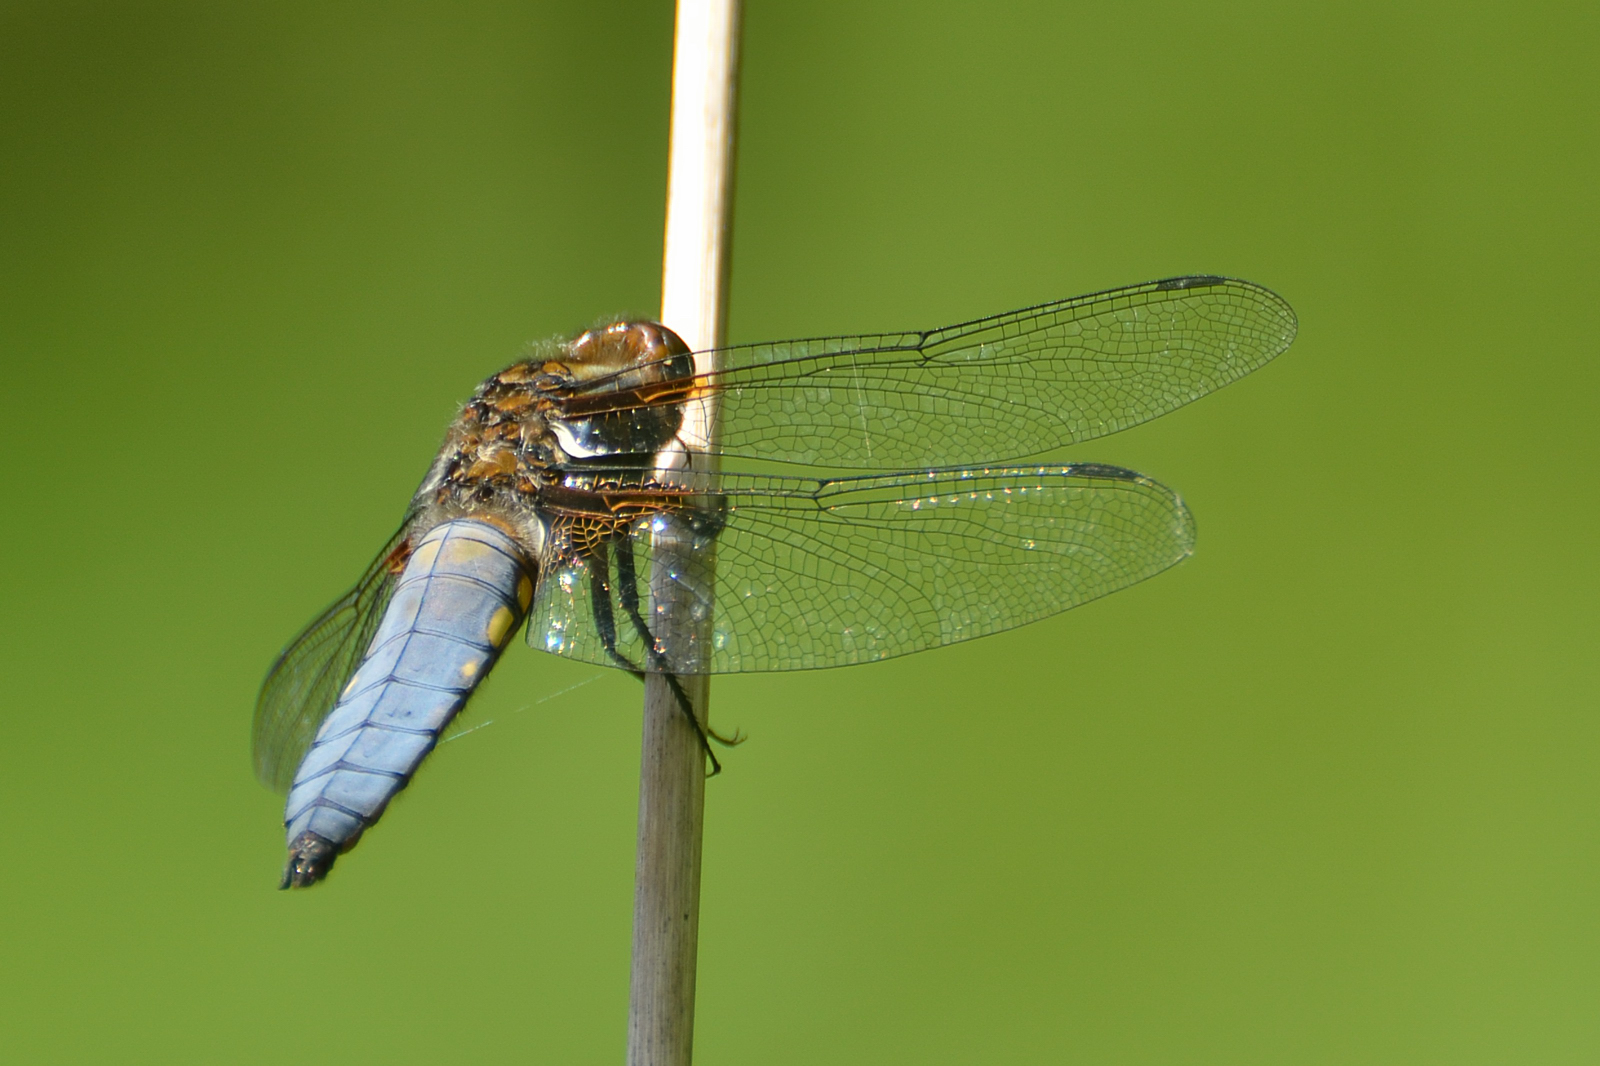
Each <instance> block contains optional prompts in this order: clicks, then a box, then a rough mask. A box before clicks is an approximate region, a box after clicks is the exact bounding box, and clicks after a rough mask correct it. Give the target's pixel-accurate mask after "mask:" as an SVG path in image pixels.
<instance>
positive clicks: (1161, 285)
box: [1156, 274, 1228, 292]
mask: <svg viewBox="0 0 1600 1066" xmlns="http://www.w3.org/2000/svg"><path fill="white" fill-rule="evenodd" d="M1227 281H1228V279H1227V278H1225V277H1222V276H1221V275H1218V274H1185V275H1183V276H1182V277H1179V278H1162V279H1161V280H1160V281H1158V282H1156V291H1157V292H1165V291H1168V290H1171V289H1204V288H1207V287H1208V286H1211V285H1223V284H1226V283H1227Z"/></svg>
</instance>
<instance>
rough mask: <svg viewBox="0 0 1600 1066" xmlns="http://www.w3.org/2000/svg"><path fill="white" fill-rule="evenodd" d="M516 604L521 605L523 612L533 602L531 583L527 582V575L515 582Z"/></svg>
mask: <svg viewBox="0 0 1600 1066" xmlns="http://www.w3.org/2000/svg"><path fill="white" fill-rule="evenodd" d="M517 602H518V603H520V604H522V609H523V610H524V611H526V610H527V609H528V604H530V603H532V602H533V582H532V581H530V580H528V575H527V574H523V575H522V580H521V581H519V582H517Z"/></svg>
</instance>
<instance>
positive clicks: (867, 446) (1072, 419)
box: [582, 276, 1296, 470]
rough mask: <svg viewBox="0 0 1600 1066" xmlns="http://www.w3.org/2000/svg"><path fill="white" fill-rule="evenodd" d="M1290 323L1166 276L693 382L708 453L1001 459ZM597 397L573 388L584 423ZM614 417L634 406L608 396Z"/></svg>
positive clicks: (1195, 389)
mask: <svg viewBox="0 0 1600 1066" xmlns="http://www.w3.org/2000/svg"><path fill="white" fill-rule="evenodd" d="M1295 329H1296V323H1295V316H1294V311H1293V310H1292V309H1291V308H1290V307H1289V305H1288V304H1287V303H1286V302H1285V301H1284V300H1283V299H1282V298H1281V297H1279V296H1277V295H1276V294H1275V293H1273V292H1271V291H1270V290H1268V289H1264V288H1262V287H1261V286H1259V285H1255V284H1252V283H1250V282H1248V281H1236V280H1232V279H1229V278H1220V277H1212V276H1193V277H1182V278H1168V279H1166V280H1164V281H1152V282H1147V283H1145V284H1142V285H1132V286H1129V287H1127V288H1123V289H1113V290H1110V291H1108V292H1102V293H1096V294H1093V295H1089V296H1080V297H1076V298H1074V299H1070V300H1063V301H1060V302H1058V303H1052V304H1044V305H1041V306H1039V307H1031V308H1026V309H1024V310H1021V311H1013V312H1011V313H1009V314H1004V315H996V316H995V317H993V318H985V319H980V320H978V321H976V322H968V323H965V324H963V325H958V326H950V327H948V328H945V329H937V330H932V331H929V332H925V333H903V334H882V335H873V336H860V337H833V338H821V339H815V340H798V341H784V342H780V343H774V344H754V345H744V346H741V347H733V348H727V349H724V350H723V351H722V352H721V357H722V366H723V369H721V370H719V371H717V372H716V373H713V374H707V375H704V376H702V377H700V378H699V379H697V383H698V385H699V386H700V387H701V388H702V389H704V390H715V391H716V393H717V394H718V395H719V396H720V401H721V405H722V406H721V416H720V447H719V449H718V451H719V452H720V454H723V455H726V456H731V457H743V458H752V459H761V460H772V461H780V462H791V463H802V464H808V465H812V466H818V467H822V468H826V469H874V470H903V469H915V468H926V467H938V466H955V465H960V464H962V463H970V462H971V461H972V460H973V458H974V457H979V456H981V457H984V458H985V459H989V460H991V461H997V462H998V461H1009V460H1011V459H1015V458H1020V457H1023V456H1031V455H1037V454H1040V453H1043V452H1046V451H1049V450H1051V449H1053V448H1058V447H1061V446H1064V445H1068V444H1073V443H1076V442H1079V441H1086V440H1092V439H1094V438H1095V437H1101V436H1104V435H1106V434H1108V433H1115V432H1117V431H1118V430H1121V429H1126V428H1128V427H1129V426H1133V425H1137V424H1138V423H1140V422H1145V421H1148V420H1149V419H1152V418H1155V417H1157V416H1158V415H1162V414H1165V413H1166V412H1168V411H1171V410H1174V409H1175V408H1178V407H1181V406H1183V405H1184V404H1186V403H1189V402H1191V401H1193V400H1197V399H1199V398H1200V397H1201V396H1204V395H1205V394H1206V393H1208V392H1212V391H1215V390H1216V389H1219V388H1221V387H1223V386H1224V385H1227V384H1228V383H1230V382H1232V381H1236V380H1238V379H1239V378H1241V377H1243V376H1244V375H1246V374H1248V373H1250V372H1251V371H1252V370H1255V369H1257V368H1258V367H1260V366H1262V365H1263V364H1265V363H1266V362H1268V361H1269V360H1271V359H1272V358H1273V357H1274V356H1276V355H1277V354H1278V353H1279V352H1281V351H1283V350H1284V349H1285V348H1287V347H1288V346H1289V344H1290V342H1291V341H1293V340H1294V335H1295ZM611 387H612V383H611V382H610V380H609V379H599V380H597V381H594V382H592V383H589V384H586V385H585V386H584V388H583V390H582V396H583V398H584V403H585V404H586V406H587V409H588V410H590V411H593V410H597V409H598V408H596V407H595V406H594V404H595V402H596V400H597V399H598V396H597V395H596V394H598V393H603V392H605V391H606V390H607V389H608V388H611ZM616 396H617V401H616V403H617V407H616V408H615V409H628V408H629V407H630V406H637V405H639V403H640V402H641V401H640V399H639V397H638V395H637V394H636V393H635V394H628V393H617V394H616Z"/></svg>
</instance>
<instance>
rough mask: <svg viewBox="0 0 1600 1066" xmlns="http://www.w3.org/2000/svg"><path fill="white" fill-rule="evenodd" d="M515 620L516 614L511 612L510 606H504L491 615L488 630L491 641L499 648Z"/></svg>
mask: <svg viewBox="0 0 1600 1066" xmlns="http://www.w3.org/2000/svg"><path fill="white" fill-rule="evenodd" d="M515 620H516V616H515V615H513V614H512V613H511V608H509V607H502V608H500V609H499V610H498V611H496V612H495V613H494V614H492V615H490V616H489V628H488V630H487V631H486V632H487V635H488V637H489V643H490V644H493V645H494V646H495V647H497V648H498V647H499V646H500V645H501V643H502V642H504V640H505V639H506V636H507V635H508V634H509V633H510V632H511V623H512V622H514V621H515Z"/></svg>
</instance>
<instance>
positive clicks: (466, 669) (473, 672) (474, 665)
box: [461, 659, 483, 680]
mask: <svg viewBox="0 0 1600 1066" xmlns="http://www.w3.org/2000/svg"><path fill="white" fill-rule="evenodd" d="M482 665H483V664H482V663H480V662H479V661H478V660H476V659H473V660H471V661H470V662H466V663H463V664H462V666H461V676H462V677H464V678H467V679H468V680H471V679H472V678H474V677H477V676H478V667H480V666H482Z"/></svg>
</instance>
